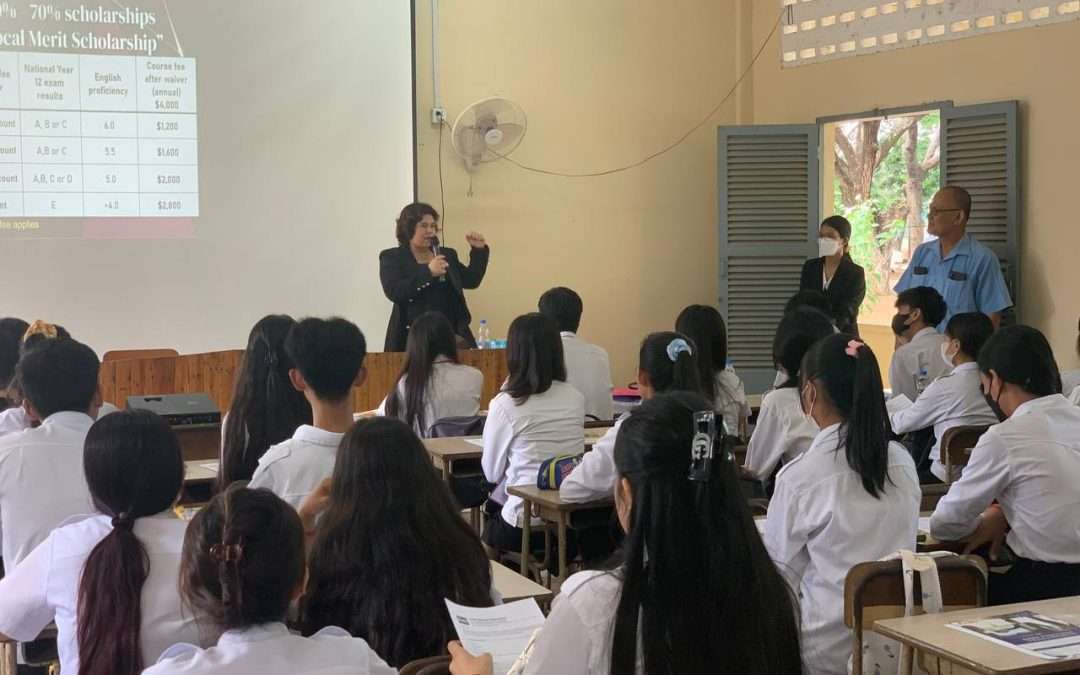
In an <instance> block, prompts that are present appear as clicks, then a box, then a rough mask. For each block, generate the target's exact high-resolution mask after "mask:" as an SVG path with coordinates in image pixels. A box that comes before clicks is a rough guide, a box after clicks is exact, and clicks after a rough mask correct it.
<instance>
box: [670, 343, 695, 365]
mask: <svg viewBox="0 0 1080 675" xmlns="http://www.w3.org/2000/svg"><path fill="white" fill-rule="evenodd" d="M683 352H686V353H687V354H689V355H691V356H693V355H694V350H693V349H691V348H690V343H688V342H687V341H686V340H684V339H682V338H675V339H674V340H672V341H671V342H669V343H668V346H667V357H668V358H669V359H671V362H672V363H676V362H677V361H678V360H679V354H682V353H683Z"/></svg>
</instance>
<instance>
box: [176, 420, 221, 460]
mask: <svg viewBox="0 0 1080 675" xmlns="http://www.w3.org/2000/svg"><path fill="white" fill-rule="evenodd" d="M173 432H174V433H175V434H176V440H177V441H179V442H180V452H181V453H183V455H184V461H185V462H189V461H192V460H203V461H210V460H216V459H217V458H218V457H219V456H220V455H221V423H220V422H218V423H217V424H206V425H203V424H200V425H198V426H191V427H173Z"/></svg>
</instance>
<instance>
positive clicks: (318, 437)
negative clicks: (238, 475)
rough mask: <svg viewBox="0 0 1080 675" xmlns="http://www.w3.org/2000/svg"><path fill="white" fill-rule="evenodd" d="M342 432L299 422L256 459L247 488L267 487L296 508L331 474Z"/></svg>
mask: <svg viewBox="0 0 1080 675" xmlns="http://www.w3.org/2000/svg"><path fill="white" fill-rule="evenodd" d="M344 436H345V434H339V433H335V432H333V431H326V430H325V429H319V428H317V427H313V426H311V425H310V424H302V425H300V427H298V428H297V430H296V432H295V433H293V437H292V438H290V439H289V440H287V441H282V442H281V443H278V444H277V445H271V446H270V448H269V449H268V450H267V451H266V454H264V455H263V456H262V457H261V458H260V459H259V465H258V466H257V467H255V473H254V474H252V476H251V482H249V483H248V487H249V488H252V489H254V488H268V489H269V490H270V491H271V492H273V493H274V494H276V495H277V496H278V497H281V498H282V499H284V500H285V501H287V502H289V504H291V505H292V507H293V508H294V509H299V508H300V504H301V503H302V502H303V501H304V498H305V497H307V496H308V495H309V494H311V493H312V492H314V491H315V488H317V487H318V486H319V483H321V482H323V480H325V479H327V478H329V477H330V475H331V474H333V473H334V462H335V461H336V460H337V449H338V445H340V444H341V439H342V438H344Z"/></svg>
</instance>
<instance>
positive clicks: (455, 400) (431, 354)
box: [378, 312, 484, 438]
mask: <svg viewBox="0 0 1080 675" xmlns="http://www.w3.org/2000/svg"><path fill="white" fill-rule="evenodd" d="M405 352H406V354H405V365H404V367H402V369H401V374H400V375H398V379H397V382H396V384H395V385H394V388H393V390H392V391H391V392H390V394H389V395H388V396H387V397H386V398H385V399H384V400H383V402H382V404H381V405H380V406H379V411H378V413H379V414H380V415H387V416H389V417H396V418H398V419H400V420H403V421H404V422H405V423H406V424H408V425H409V426H410V427H412V428H413V430H415V431H416V433H417V434H419V435H420V436H421V437H424V438H426V437H427V436H429V435H430V434H429V431H430V429H431V426H432V425H433V424H435V423H436V422H438V421H439V420H440V419H442V418H444V417H469V416H473V415H476V414H477V413H478V412H480V395H481V393H482V392H483V388H484V374H483V373H481V372H480V371H479V370H477V369H476V368H473V367H472V366H467V365H465V364H463V363H461V361H459V360H458V346H457V336H456V335H454V329H453V327H452V326H451V325H450V321H449V320H448V319H447V318H446V316H445V315H444V314H441V313H438V312H425V313H424V314H421V315H420V316H419V317H417V318H416V320H415V321H413V322H412V325H411V326H410V327H409V338H408V340H407V342H406V346H405Z"/></svg>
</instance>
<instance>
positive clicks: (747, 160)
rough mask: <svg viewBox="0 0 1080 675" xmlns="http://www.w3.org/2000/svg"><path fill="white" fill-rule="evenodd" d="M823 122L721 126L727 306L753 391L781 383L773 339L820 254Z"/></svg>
mask: <svg viewBox="0 0 1080 675" xmlns="http://www.w3.org/2000/svg"><path fill="white" fill-rule="evenodd" d="M818 137H819V134H818V127H817V125H798V126H738V127H720V130H719V140H718V153H717V156H718V164H719V167H718V177H719V200H718V201H719V212H720V213H719V222H720V311H721V313H722V314H723V315H724V318H725V320H726V321H727V325H728V353H729V356H730V358H731V360H732V361H733V362H734V364H735V368H736V369H737V370H738V372H739V375H740V377H742V379H743V382H744V383H745V384H746V388H747V391H749V392H761V391H764V390H765V389H766V388H768V387H769V386H770V385H771V384H772V381H773V377H774V376H775V371H774V368H773V360H772V341H773V334H774V333H775V332H776V326H777V324H778V323H779V322H780V318H781V317H782V315H783V310H784V304H785V303H786V302H787V300H788V298H790V297H791V296H792V295H793V294H795V292H797V291H798V290H799V274H800V272H801V270H802V265H803V262H805V261H806V259H807V258H808V257H810V256H812V255H816V248H817V247H816V242H817V226H818V222H817V221H818V194H819V189H818V182H819V159H818Z"/></svg>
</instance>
